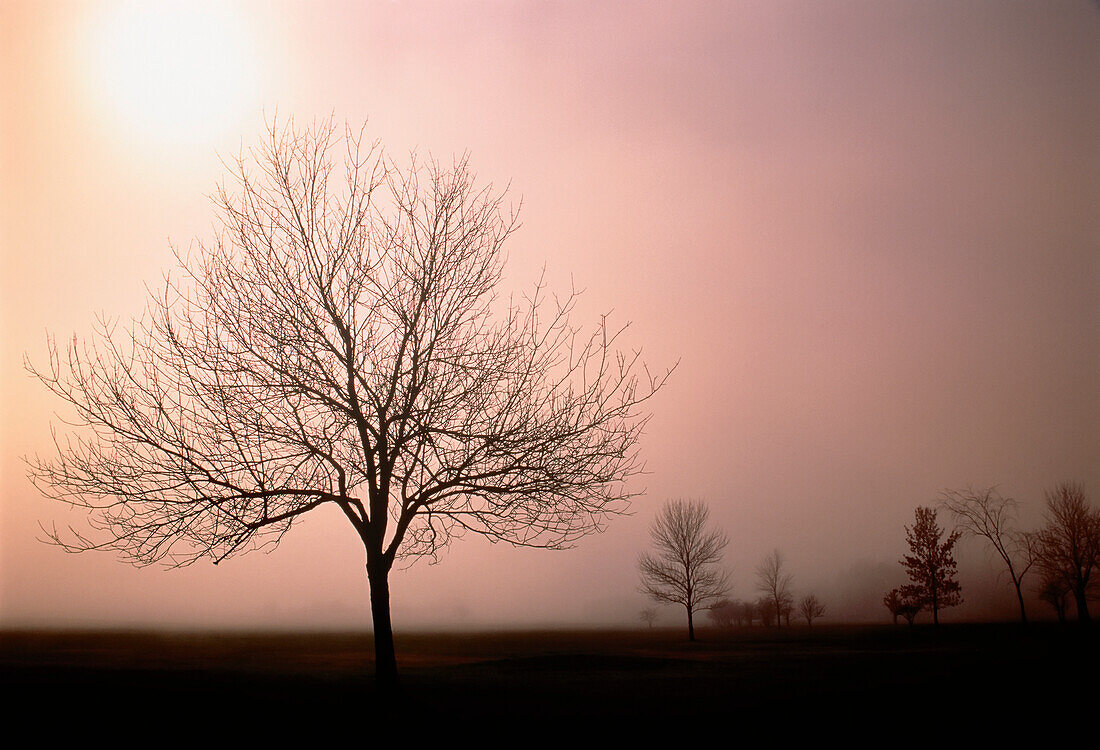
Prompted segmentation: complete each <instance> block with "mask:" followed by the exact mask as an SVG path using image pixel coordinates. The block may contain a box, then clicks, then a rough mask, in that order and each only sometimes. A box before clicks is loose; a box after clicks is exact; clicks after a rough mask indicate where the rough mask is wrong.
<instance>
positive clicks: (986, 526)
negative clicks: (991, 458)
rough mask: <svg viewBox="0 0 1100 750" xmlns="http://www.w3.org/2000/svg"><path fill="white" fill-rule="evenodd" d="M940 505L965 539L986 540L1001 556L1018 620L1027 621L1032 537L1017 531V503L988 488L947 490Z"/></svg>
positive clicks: (1033, 549)
mask: <svg viewBox="0 0 1100 750" xmlns="http://www.w3.org/2000/svg"><path fill="white" fill-rule="evenodd" d="M940 502H941V505H942V506H943V507H944V508H947V510H949V511H951V514H952V515H953V516H954V517H955V524H956V529H958V530H959V531H962V533H963V534H965V535H966V536H971V537H981V538H983V539H985V540H986V542H988V543H989V546H991V547H992V548H993V549H994V550H995V551H996V553H997V555H998V556H1000V558H1001V560H1002V561H1003V562H1004V564H1005V568H1007V569H1008V575H1009V578H1011V579H1012V585H1013V586H1014V587H1015V589H1016V600H1017V602H1019V604H1020V621H1021V622H1027V611H1026V610H1025V608H1024V593H1023V581H1024V576H1025V575H1026V574H1027V572H1028V571H1029V570H1030V569H1031V567H1032V566H1033V565H1034V564H1035V543H1034V540H1035V537H1034V535H1032V534H1028V533H1025V532H1021V531H1018V530H1017V529H1016V505H1017V504H1016V501H1015V500H1013V499H1012V498H1010V497H1004V496H1003V495H1001V494H1000V493H999V492H997V489H996V488H995V487H990V488H988V489H984V490H974V489H966V490H946V491H944V493H943V494H942V496H941V501H940Z"/></svg>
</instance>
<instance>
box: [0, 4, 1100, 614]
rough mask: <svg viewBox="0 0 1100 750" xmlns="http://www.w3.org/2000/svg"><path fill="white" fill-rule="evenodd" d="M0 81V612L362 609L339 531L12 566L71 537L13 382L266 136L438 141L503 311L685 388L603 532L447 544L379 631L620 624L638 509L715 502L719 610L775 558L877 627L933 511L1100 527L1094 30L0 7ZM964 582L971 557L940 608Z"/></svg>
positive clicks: (192, 227) (108, 310)
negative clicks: (1068, 483) (946, 493)
mask: <svg viewBox="0 0 1100 750" xmlns="http://www.w3.org/2000/svg"><path fill="white" fill-rule="evenodd" d="M150 8H153V10H150ZM0 61H2V62H0V64H2V66H0V75H2V77H3V78H2V93H3V99H2V100H0V118H2V120H0V121H2V131H0V155H2V164H0V190H2V193H0V232H2V233H0V252H2V264H3V265H2V268H0V278H2V281H0V283H2V302H0V305H2V329H0V330H2V333H0V336H2V338H0V356H2V360H0V410H2V411H0V426H2V436H0V438H2V443H0V462H2V463H0V482H2V507H0V625H12V624H34V623H37V624H44V623H45V624H53V625H61V626H65V625H80V624H93V623H94V624H117V623H126V624H131V623H139V624H173V623H182V624H186V625H208V626H220V625H269V624H290V625H294V624H304V623H313V624H317V625H326V624H336V625H361V624H366V623H367V622H368V620H369V617H368V611H369V610H368V603H367V584H366V580H365V575H364V570H363V560H362V548H361V546H360V543H359V541H358V539H357V537H356V535H355V534H354V533H353V532H352V530H351V528H350V527H348V526H347V524H346V521H345V520H344V519H343V518H342V516H339V514H338V513H335V512H332V513H328V512H326V511H320V512H316V513H314V514H311V517H307V518H306V520H305V521H303V522H302V523H301V525H300V526H299V527H297V528H296V529H295V530H294V531H293V532H292V533H291V534H290V535H288V537H287V538H286V539H285V541H284V543H283V544H282V546H281V547H280V548H278V549H277V550H276V551H275V552H274V553H272V554H270V555H264V554H252V555H248V556H244V557H239V558H236V559H234V560H232V561H230V562H227V563H225V564H223V565H221V566H219V567H218V568H216V569H215V568H214V567H212V566H211V565H209V564H206V563H200V564H198V565H196V566H194V567H192V568H189V569H186V570H179V571H166V570H162V569H156V568H150V569H144V570H135V569H133V568H130V567H128V566H126V565H124V564H122V563H120V562H118V561H117V560H115V559H113V558H111V557H109V556H107V555H80V556H71V555H65V554H64V553H62V552H61V551H59V550H58V549H56V548H52V547H49V546H46V545H44V544H40V543H38V542H36V541H35V537H36V536H38V535H40V532H39V530H38V523H39V522H43V523H47V524H49V523H54V522H57V523H59V524H65V523H70V522H72V523H79V521H80V518H79V517H78V516H76V515H75V514H73V513H71V512H69V511H66V510H65V509H64V508H62V507H60V506H56V505H54V504H52V503H51V502H49V501H46V500H45V499H43V498H41V497H40V496H39V495H38V493H37V492H36V491H35V490H34V488H33V487H32V486H31V485H30V484H29V482H28V481H27V478H26V469H25V466H24V464H23V463H22V457H23V456H27V455H34V454H36V453H41V454H44V455H46V454H48V453H49V452H50V451H51V450H52V445H51V442H50V440H51V439H50V423H51V420H54V424H55V426H56V427H57V428H58V429H59V431H62V432H63V430H64V429H65V428H64V425H61V424H58V423H57V422H56V419H54V417H53V413H54V410H55V409H58V408H60V405H59V404H58V403H56V402H54V401H53V400H51V398H50V397H49V394H48V393H47V392H46V390H45V389H44V388H43V387H42V386H41V385H40V384H39V383H38V382H37V381H35V380H33V379H32V378H30V377H29V376H28V375H27V374H26V372H25V371H24V369H23V357H24V355H26V356H28V357H29V358H30V359H31V360H32V361H35V362H42V361H43V360H44V357H45V352H46V347H45V334H46V332H47V331H49V332H51V333H52V334H55V335H57V336H58V337H61V338H66V337H69V336H71V335H72V334H74V333H76V334H78V335H85V334H87V333H90V332H91V330H92V328H93V325H94V322H95V319H96V315H98V314H101V313H102V314H106V315H108V316H111V317H117V318H119V319H121V320H123V321H126V320H128V319H129V318H131V317H132V316H135V315H139V314H140V313H141V312H142V310H143V308H144V304H145V295H146V291H145V285H146V284H150V285H154V286H155V285H156V284H157V283H158V282H159V281H160V280H161V278H162V274H163V273H164V271H165V270H166V269H168V268H170V267H171V265H172V263H173V257H172V253H171V249H170V247H169V242H173V243H176V244H180V245H184V246H185V245H186V244H187V243H188V242H189V241H190V240H191V239H192V238H196V237H209V236H210V235H211V233H212V229H211V226H212V221H213V213H212V206H211V204H210V202H209V200H208V199H207V198H206V197H205V196H206V195H208V194H209V193H210V192H211V191H212V190H213V188H214V186H215V183H216V181H217V180H218V179H219V178H220V177H221V176H222V175H223V173H224V169H223V167H222V166H221V163H220V161H219V154H221V155H222V156H227V155H232V154H234V153H236V152H237V151H238V150H239V149H240V147H241V145H242V143H243V144H244V145H245V146H247V145H249V144H251V143H254V142H255V141H256V140H257V138H258V137H259V136H260V134H261V133H262V131H263V128H264V122H265V116H267V117H270V116H271V114H272V113H274V112H275V111H276V110H277V111H278V113H279V115H280V116H284V115H293V116H295V117H296V118H298V119H300V120H311V119H313V118H316V117H326V116H328V115H329V114H335V116H336V117H337V118H339V119H342V120H348V121H350V122H353V123H361V122H362V121H363V120H367V121H368V131H367V132H368V134H369V135H370V136H371V137H376V138H379V139H380V140H381V141H382V143H383V144H384V146H385V147H386V148H387V149H388V150H389V151H391V152H393V153H396V154H401V153H404V152H407V151H409V150H410V149H412V148H418V149H419V150H420V151H421V152H431V153H432V154H434V155H436V156H440V157H444V158H449V157H450V155H451V154H454V153H461V152H469V155H470V161H471V163H472V164H473V165H474V167H475V168H476V169H477V171H478V173H479V175H480V176H481V178H482V179H484V180H486V181H489V180H491V181H494V182H495V183H497V184H499V185H503V184H506V183H508V182H509V181H510V182H511V191H512V194H513V195H514V196H515V197H516V198H520V197H522V199H523V201H524V208H523V228H522V229H521V230H520V231H519V232H518V233H517V234H516V235H514V236H513V238H512V239H511V240H510V243H511V245H510V257H511V261H510V266H509V276H508V283H509V285H511V288H513V289H515V290H522V289H524V288H527V287H529V286H530V284H531V283H532V282H533V281H534V280H535V279H536V278H537V275H538V273H539V270H540V269H541V267H542V266H543V265H545V266H546V268H547V275H548V278H549V280H550V283H551V284H552V285H553V286H556V287H558V288H562V287H567V286H568V284H569V283H570V278H572V279H573V280H574V281H575V282H576V284H577V285H578V286H580V287H583V288H585V289H586V290H587V291H586V293H585V298H584V304H583V305H582V306H581V313H582V315H584V316H587V319H588V320H589V321H596V320H598V316H599V314H600V313H601V312H606V311H608V310H613V311H614V313H613V319H618V320H620V321H627V320H629V321H632V327H631V329H630V330H631V343H634V344H637V345H640V346H642V347H643V349H644V351H645V357H646V359H647V361H648V362H649V364H650V366H651V367H654V368H664V367H668V366H671V365H672V364H674V363H675V362H677V361H679V367H678V369H677V371H676V373H675V376H674V378H673V380H672V381H671V382H670V384H669V386H668V388H667V390H666V391H664V392H662V393H661V395H660V398H658V399H657V400H655V401H654V402H653V410H654V417H653V420H652V421H651V423H650V425H649V429H648V432H647V434H646V436H645V438H644V441H643V443H642V446H641V450H642V453H643V456H644V457H645V459H646V460H647V464H648V469H649V472H650V473H649V475H648V476H646V477H644V478H643V479H644V481H643V482H640V483H639V485H638V486H645V487H646V488H647V489H648V494H647V495H646V497H644V498H642V499H640V500H639V501H638V502H637V503H636V504H635V506H634V511H635V513H634V515H632V516H629V517H623V518H619V519H617V520H615V521H614V522H613V523H612V524H611V527H610V529H609V530H608V531H607V532H606V533H605V534H603V535H599V536H593V537H588V538H586V539H585V540H583V541H582V542H581V544H580V546H579V547H578V548H577V549H575V550H572V551H567V552H546V551H532V550H516V549H512V548H509V547H505V546H502V545H496V546H492V545H489V544H488V543H486V542H485V541H483V540H481V539H478V538H473V537H468V538H466V539H463V540H461V541H458V542H456V543H455V544H454V545H453V546H452V548H451V549H450V550H449V551H448V552H447V553H446V554H445V555H444V556H443V558H442V561H441V562H440V563H439V564H438V565H435V566H429V565H426V564H423V563H421V564H418V565H417V566H414V567H413V568H410V569H408V570H406V571H401V572H395V574H394V575H393V577H392V579H391V586H392V590H393V616H394V626H395V629H396V630H398V631H400V630H401V629H402V628H410V627H427V626H432V625H437V624H442V625H446V626H455V625H458V626H476V625H490V626H492V625H507V624H513V623H545V622H561V623H578V622H592V623H601V624H602V623H613V622H623V623H628V622H633V621H635V620H636V614H637V611H638V610H639V609H640V608H641V607H643V606H646V602H645V601H644V599H643V598H642V596H641V594H639V593H638V592H637V585H638V581H637V569H636V560H637V556H638V554H639V553H640V552H641V551H642V550H643V549H644V548H645V546H646V544H647V527H648V525H649V523H650V521H651V519H652V518H653V516H654V512H655V510H656V508H657V507H658V505H659V504H660V503H661V502H662V501H663V500H664V499H665V498H669V497H695V498H702V499H706V500H708V501H709V503H710V505H711V507H712V511H713V516H714V518H715V520H716V521H717V522H718V523H719V524H720V525H721V526H722V527H723V528H724V529H725V530H726V532H727V533H728V534H729V536H730V538H731V544H730V546H729V548H728V550H727V561H728V564H729V566H730V568H731V569H732V571H733V574H732V578H733V581H734V584H735V590H734V592H733V593H734V595H735V596H741V597H750V596H751V597H755V596H756V594H755V592H754V591H753V590H752V589H753V574H752V571H753V568H754V567H755V566H756V565H757V564H758V563H759V562H760V560H761V559H762V558H763V556H764V555H765V554H766V553H767V552H769V551H770V550H771V549H773V548H779V549H780V550H781V551H782V552H783V553H784V554H785V555H786V557H787V559H788V560H789V563H790V566H791V568H790V569H791V572H792V573H793V574H794V576H795V578H794V585H795V589H796V591H797V592H799V593H803V592H805V591H808V590H810V589H811V588H813V589H815V590H817V591H818V592H825V593H819V597H820V598H822V599H823V600H824V601H825V603H826V605H827V606H830V605H832V607H833V610H832V613H838V612H839V611H841V610H843V609H844V608H845V607H847V608H849V609H853V608H857V605H858V602H856V599H858V596H857V594H858V592H859V591H863V592H864V593H865V594H866V596H867V601H869V602H870V605H869V606H870V607H871V608H872V610H871V611H872V612H874V613H876V614H881V616H883V617H885V614H886V613H885V609H883V608H882V607H881V606H880V605H879V604H878V602H880V601H881V596H882V593H884V592H885V589H886V588H887V587H889V586H892V585H897V584H899V583H901V582H902V577H903V573H902V570H901V568H900V566H898V565H897V564H896V560H897V559H898V557H899V556H900V555H901V554H902V552H903V551H904V550H903V548H904V531H903V525H904V524H906V523H911V522H912V517H913V509H914V507H915V506H917V505H920V504H930V503H932V502H934V501H935V500H936V499H937V495H938V493H939V491H940V490H942V489H943V488H955V487H962V486H965V485H968V484H973V485H975V486H986V485H991V484H999V485H1000V487H1001V489H1002V491H1003V492H1005V493H1006V494H1011V495H1013V496H1015V497H1017V498H1019V499H1020V500H1021V501H1022V502H1023V503H1024V511H1025V512H1024V516H1025V519H1024V520H1025V522H1026V523H1027V524H1033V523H1035V522H1037V520H1038V517H1039V511H1040V506H1041V502H1042V494H1043V491H1044V490H1045V489H1049V488H1051V487H1053V485H1054V484H1055V483H1057V482H1059V481H1064V480H1076V481H1080V482H1083V483H1084V484H1085V485H1086V488H1087V490H1088V491H1089V493H1090V497H1091V498H1092V500H1093V503H1094V505H1100V461H1098V459H1100V426H1098V425H1100V385H1098V383H1100V379H1098V374H1100V9H1098V6H1097V4H1096V3H1089V2H1085V1H1084V0H1082V1H1081V2H1038V1H1036V2H989V3H986V2H966V3H959V2H956V1H955V0H947V1H945V2H929V1H926V0H921V1H920V2H916V1H915V0H914V1H913V2H821V1H817V2H809V1H807V2H776V1H775V0H768V1H766V2H736V1H734V0H727V1H725V2H713V3H704V2H691V3H688V2H675V3H673V2H666V3H639V2H630V3H621V4H619V3H583V2H529V3H528V2H503V1H501V2H433V3H427V2H361V3H360V2H356V3H352V2H348V3H304V2H303V3H271V2H262V3H261V2H256V3H240V4H232V3H217V4H211V5H209V6H205V5H203V4H201V3H197V2H187V3H179V4H163V5H156V4H148V3H107V2H101V3H55V2H29V1H23V0H19V1H16V2H13V1H12V0H0ZM989 570H991V568H989V566H987V565H986V564H985V563H984V557H983V553H982V551H981V548H980V546H978V545H977V544H976V543H973V544H970V545H967V546H966V547H965V548H964V566H963V574H964V575H963V578H962V584H963V593H964V596H966V595H967V584H968V581H967V577H966V576H967V575H971V576H972V580H976V579H977V577H978V576H985V575H987V573H988V571H989ZM864 581H865V582H866V583H863V582H864ZM857 584H858V585H857ZM1000 593H1001V594H1002V595H1003V599H1004V604H1005V606H1006V610H1007V611H1008V612H1009V616H1011V611H1012V610H1011V607H1012V602H1011V594H1010V593H1009V591H1008V589H1007V588H1005V589H1003V590H1002V591H1001V592H1000ZM994 600H995V597H994V599H993V600H990V599H988V598H983V596H982V595H980V594H975V595H972V596H971V597H970V603H969V604H968V605H966V607H964V608H961V609H960V610H959V611H957V612H955V613H952V614H948V615H945V617H947V618H950V617H953V616H965V615H967V614H968V613H969V614H970V615H976V614H980V611H981V608H982V607H983V606H985V604H987V603H988V602H989V601H994ZM879 610H881V612H879ZM668 616H669V619H670V621H671V618H672V617H673V616H674V615H673V613H672V611H671V609H670V610H669V615H668ZM676 616H678V615H676Z"/></svg>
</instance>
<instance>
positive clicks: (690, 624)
mask: <svg viewBox="0 0 1100 750" xmlns="http://www.w3.org/2000/svg"><path fill="white" fill-rule="evenodd" d="M687 611H688V640H689V641H694V640H695V623H694V622H692V619H691V608H690V607H688V608H687Z"/></svg>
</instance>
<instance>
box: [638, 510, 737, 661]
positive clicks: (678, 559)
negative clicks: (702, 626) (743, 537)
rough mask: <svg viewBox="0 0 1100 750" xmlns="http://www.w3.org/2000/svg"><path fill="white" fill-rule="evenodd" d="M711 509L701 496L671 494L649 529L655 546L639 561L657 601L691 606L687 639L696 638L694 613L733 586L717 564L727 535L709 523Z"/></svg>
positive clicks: (644, 582)
mask: <svg viewBox="0 0 1100 750" xmlns="http://www.w3.org/2000/svg"><path fill="white" fill-rule="evenodd" d="M709 518H710V509H709V508H707V505H706V503H704V502H703V501H701V500H670V501H668V502H667V503H665V504H664V506H662V508H661V511H660V513H658V514H657V519H656V520H655V521H654V522H653V526H652V528H651V529H650V537H651V538H652V540H653V546H654V547H655V552H654V553H652V554H650V553H645V554H643V555H642V557H641V559H640V560H639V563H638V566H639V567H640V568H641V573H642V591H643V592H644V593H646V594H648V595H649V597H650V598H651V599H653V600H654V601H658V602H668V603H670V604H679V605H682V606H683V608H684V609H685V610H686V611H687V622H688V640H692V641H694V640H695V613H696V612H699V611H700V610H703V609H707V608H708V607H709V606H711V605H712V604H716V603H717V602H718V601H719V600H721V599H722V598H723V597H724V596H725V594H726V593H727V591H728V589H729V583H728V579H727V575H726V573H724V572H723V571H722V570H720V569H719V568H718V564H719V563H720V562H721V560H722V551H723V550H724V549H725V548H726V545H727V544H728V543H729V540H728V539H727V537H726V535H725V534H724V533H722V532H721V531H719V530H718V529H714V528H711V527H710V526H709Z"/></svg>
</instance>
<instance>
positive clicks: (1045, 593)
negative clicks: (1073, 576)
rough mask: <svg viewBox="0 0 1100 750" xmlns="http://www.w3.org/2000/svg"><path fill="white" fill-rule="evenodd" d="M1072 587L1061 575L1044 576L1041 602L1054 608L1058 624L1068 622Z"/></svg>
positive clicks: (1040, 593)
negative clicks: (1067, 609)
mask: <svg viewBox="0 0 1100 750" xmlns="http://www.w3.org/2000/svg"><path fill="white" fill-rule="evenodd" d="M1069 593H1070V586H1069V584H1068V583H1067V582H1066V579H1065V578H1064V577H1063V576H1060V575H1054V576H1049V575H1044V576H1043V580H1042V583H1041V584H1040V586H1039V600H1040V601H1044V602H1046V603H1047V604H1049V605H1050V606H1051V607H1053V608H1054V612H1055V613H1056V614H1057V615H1058V622H1061V623H1064V622H1065V621H1066V604H1068V603H1069Z"/></svg>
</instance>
